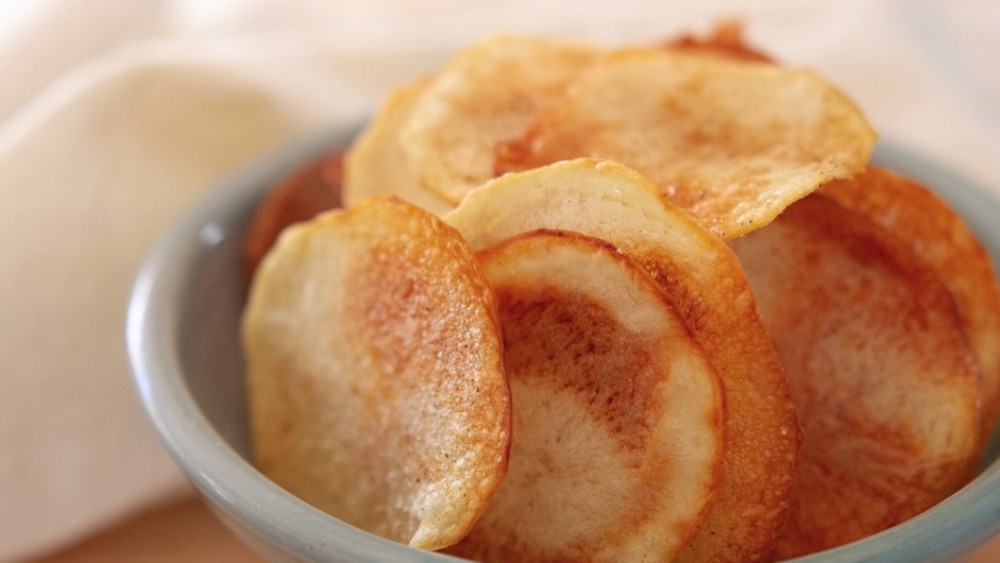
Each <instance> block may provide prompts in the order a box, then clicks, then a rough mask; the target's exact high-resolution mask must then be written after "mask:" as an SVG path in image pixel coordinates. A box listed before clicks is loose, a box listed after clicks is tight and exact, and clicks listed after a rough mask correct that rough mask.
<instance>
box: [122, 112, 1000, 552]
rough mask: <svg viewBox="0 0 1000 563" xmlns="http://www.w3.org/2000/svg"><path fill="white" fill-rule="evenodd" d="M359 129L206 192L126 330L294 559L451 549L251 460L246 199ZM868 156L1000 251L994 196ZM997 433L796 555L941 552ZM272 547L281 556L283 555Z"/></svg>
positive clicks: (226, 497) (176, 418)
mask: <svg viewBox="0 0 1000 563" xmlns="http://www.w3.org/2000/svg"><path fill="white" fill-rule="evenodd" d="M353 134H354V130H350V131H337V132H332V133H330V134H326V135H321V136H319V137H316V138H312V139H308V140H306V141H304V142H302V143H299V144H297V145H294V146H292V147H290V148H287V149H285V150H283V151H281V152H279V153H277V154H274V155H272V156H271V157H269V158H267V159H264V160H262V161H261V162H259V163H257V164H255V165H254V166H252V167H250V168H248V169H246V170H243V171H241V172H239V173H238V174H236V175H235V176H233V177H232V178H230V179H229V180H228V181H227V182H225V183H224V184H223V185H221V186H220V187H219V188H218V189H216V190H213V191H212V193H211V194H209V196H208V197H207V199H206V200H205V201H203V202H201V203H200V204H199V205H198V206H197V207H196V208H195V209H194V210H192V212H191V213H190V214H189V215H187V216H186V217H185V218H184V219H183V220H182V221H181V223H179V224H178V226H177V227H176V229H174V230H173V231H172V232H171V233H170V235H169V236H168V237H167V238H166V239H165V240H164V241H163V242H162V243H161V245H160V246H159V247H158V248H157V250H156V251H155V252H154V254H153V258H152V259H151V260H150V262H149V263H148V264H147V266H146V267H145V268H144V270H143V272H142V273H141V274H140V278H139V280H138V281H137V284H136V290H135V293H134V295H133V300H132V304H131V306H130V313H129V327H128V333H129V334H128V338H129V348H130V354H131V357H132V361H133V366H134V368H135V372H136V380H137V384H138V387H139V390H140V394H141V395H142V398H143V401H144V404H145V406H146V408H147V411H148V412H149V413H150V416H151V418H152V420H153V422H154V425H155V426H156V427H157V429H158V431H159V432H160V434H161V437H162V438H163V440H164V442H165V444H166V445H167V447H168V449H169V450H170V451H171V452H172V454H173V455H174V457H175V459H177V461H178V463H179V464H180V465H181V466H182V467H183V468H184V469H185V471H186V472H187V474H188V475H189V476H190V477H191V479H192V481H193V482H194V483H195V485H196V486H198V487H199V489H201V491H202V492H203V493H204V494H205V496H206V497H208V499H209V500H210V501H211V502H213V503H214V504H215V505H216V507H217V509H218V510H219V511H221V512H222V513H223V515H224V516H225V517H226V518H228V519H232V520H231V522H230V524H231V525H232V526H234V527H236V528H238V531H239V532H240V534H241V535H244V536H245V535H246V534H247V531H248V530H249V533H250V534H252V535H255V536H256V537H257V539H259V540H261V542H263V543H264V544H266V545H271V546H279V549H278V550H277V551H275V552H272V553H269V556H271V557H275V553H279V554H286V555H288V556H289V558H292V559H312V558H316V559H326V558H331V557H337V558H338V559H341V560H368V561H375V560H428V559H439V558H442V559H449V558H444V557H443V556H440V555H437V554H430V553H424V552H418V551H416V550H410V549H408V548H405V547H403V546H399V545H397V544H393V543H391V542H387V541H385V540H381V539H380V538H376V537H375V536H372V535H370V534H366V533H364V532H361V531H360V530H356V529H354V528H351V527H350V526H347V525H345V524H343V523H341V522H339V521H337V520H335V519H333V518H331V517H329V516H326V515H324V514H321V513H319V512H318V511H316V510H314V509H312V508H311V507H309V506H307V505H305V504H304V503H302V502H300V501H298V500H297V499H295V498H294V497H291V495H288V494H287V493H284V491H282V490H281V489H280V488H278V487H276V486H275V485H273V484H272V483H270V482H269V481H267V480H266V479H264V478H263V477H262V476H261V475H260V474H259V473H257V472H256V471H255V470H254V469H253V468H252V466H251V464H250V458H251V454H250V452H251V449H250V437H249V429H248V424H247V422H248V416H247V406H246V388H245V385H244V380H243V359H242V354H241V352H240V344H239V318H240V314H241V310H242V307H243V303H244V299H245V297H246V287H247V280H246V279H245V277H244V274H243V269H242V264H241V250H242V248H241V246H242V240H243V235H244V233H245V230H246V227H247V224H248V222H249V219H250V217H251V216H252V213H253V210H254V206H255V205H256V203H257V201H258V200H259V199H260V198H261V197H262V195H263V194H264V193H265V192H266V191H267V190H268V189H269V188H270V187H271V186H272V185H273V184H274V182H276V181H278V180H280V179H281V178H283V177H285V176H286V175H287V174H289V173H290V172H291V171H293V170H295V169H296V168H297V167H298V166H300V165H301V164H303V163H304V162H306V161H307V160H309V159H311V158H313V157H316V156H318V155H321V154H323V153H325V152H327V151H330V150H336V149H338V148H342V147H344V146H346V143H347V142H348V141H349V139H350V138H351V137H352V136H353ZM875 161H876V162H877V163H879V164H881V165H883V166H886V167H888V168H892V169H896V170H898V171H900V172H902V173H905V174H907V175H909V176H911V177H914V178H917V179H920V180H922V181H924V182H925V183H926V184H928V185H930V186H933V187H934V188H935V189H936V190H937V191H938V192H939V193H940V194H941V195H942V196H943V197H944V198H945V199H947V200H948V201H949V202H950V203H951V204H952V205H954V206H955V207H956V208H957V209H958V210H959V212H960V213H962V214H963V216H964V217H965V218H966V219H967V220H968V222H969V224H970V225H971V226H972V228H973V230H975V231H976V232H977V234H978V235H979V236H980V237H981V239H982V240H983V241H984V243H985V244H986V245H987V247H988V249H989V251H990V253H991V255H992V256H993V258H994V263H995V264H996V263H1000V223H998V222H996V221H995V218H996V217H1000V204H998V203H997V202H996V201H995V200H993V199H991V198H989V197H987V196H985V195H984V194H983V192H982V191H980V190H978V189H976V188H975V187H974V186H971V185H970V184H969V183H968V182H967V181H965V180H964V179H962V178H960V177H958V176H956V175H954V174H953V173H951V172H950V171H948V170H947V169H946V168H944V167H941V166H939V165H936V164H934V163H933V162H930V161H928V160H926V159H925V158H922V157H920V156H918V155H915V154H913V153H911V152H908V151H907V150H905V149H903V148H901V147H899V146H897V145H893V144H891V143H886V142H882V143H881V144H880V145H879V146H878V147H877V149H876V155H875ZM998 450H1000V439H998V437H997V436H994V437H993V440H992V441H991V444H990V447H989V451H988V453H987V458H986V460H985V461H984V464H983V472H982V473H981V474H980V476H979V477H978V478H977V479H976V481H974V482H973V483H971V484H970V485H968V486H967V487H966V488H965V489H963V490H962V491H960V492H959V493H957V494H956V495H955V496H953V497H952V498H950V499H948V500H947V501H945V502H944V503H942V504H941V505H939V506H938V507H936V508H934V509H932V510H931V511H929V512H927V513H925V514H924V515H921V516H920V517H918V518H916V519H913V520H911V521H910V522H907V523H904V524H903V525H901V526H897V527H896V528H894V529H892V530H889V531H887V532H883V533H882V534H879V535H877V536H874V537H872V538H869V539H866V540H862V541H861V542H856V543H855V544H851V545H850V546H846V547H844V548H839V549H837V550H833V551H830V552H826V553H823V554H817V555H815V556H810V557H807V558H803V560H804V561H806V560H808V561H860V560H866V559H868V558H872V557H879V558H880V560H890V561H911V560H917V559H921V560H936V559H941V560H943V559H947V558H950V557H952V556H955V555H958V554H960V553H962V552H964V551H967V550H968V549H970V548H972V547H974V546H975V545H978V544H979V543H982V542H983V541H985V540H986V539H988V538H989V537H991V536H992V535H993V534H994V533H996V532H997V531H998V530H1000V506H998V505H1000V464H997V463H994V462H995V461H996V460H997V458H998ZM279 558H280V557H279Z"/></svg>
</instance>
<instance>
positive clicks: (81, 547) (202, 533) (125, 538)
mask: <svg viewBox="0 0 1000 563" xmlns="http://www.w3.org/2000/svg"><path fill="white" fill-rule="evenodd" d="M98 561H100V562H101V563H126V562H129V563H131V562H133V561H143V562H146V563H172V562H182V561H183V562H187V561H213V562H215V563H229V562H237V561H238V562H248V563H255V562H258V561H263V559H261V558H260V556H258V555H256V554H255V553H253V552H251V551H250V550H249V549H248V548H246V547H244V546H243V545H242V544H241V543H240V542H239V540H237V539H236V537H235V536H233V535H232V534H231V533H230V532H229V531H228V530H227V529H226V528H225V527H224V526H223V525H222V523H221V522H219V521H218V520H217V519H216V518H215V516H214V515H212V513H211V512H210V511H209V510H208V508H207V507H206V506H205V505H204V504H203V503H202V501H201V500H200V499H198V498H190V499H185V500H183V501H181V502H179V503H176V504H172V505H169V506H165V507H159V508H156V509H154V510H151V511H149V512H146V513H143V514H140V515H138V516H136V517H134V518H132V519H130V520H128V521H126V522H124V523H122V524H120V525H118V526H116V527H114V528H112V529H110V530H107V531H105V532H102V533H100V534H98V535H96V536H94V537H91V538H87V539H85V540H84V541H82V542H81V543H79V544H77V545H74V546H72V547H69V548H67V549H65V550H63V551H61V552H59V553H56V554H54V555H52V556H49V557H46V558H44V559H40V560H38V562H37V563H85V562H98ZM996 561H1000V536H997V537H996V538H994V539H993V540H991V541H990V542H989V543H987V544H986V545H984V546H982V547H981V548H979V549H978V550H977V551H976V552H974V553H973V554H971V555H970V556H969V557H968V558H967V559H965V560H964V563H995V562H996Z"/></svg>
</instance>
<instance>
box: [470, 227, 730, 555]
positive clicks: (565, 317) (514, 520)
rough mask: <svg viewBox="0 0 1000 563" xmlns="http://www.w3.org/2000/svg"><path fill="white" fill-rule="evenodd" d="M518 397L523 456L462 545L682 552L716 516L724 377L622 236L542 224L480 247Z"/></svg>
mask: <svg viewBox="0 0 1000 563" xmlns="http://www.w3.org/2000/svg"><path fill="white" fill-rule="evenodd" d="M479 258H480V261H481V263H482V265H483V268H484V270H485V271H486V274H487V276H488V277H489V280H490V283H492V284H493V287H494V289H495V291H496V293H497V301H498V303H499V309H500V319H501V324H502V326H503V333H504V362H505V365H506V369H507V375H508V378H509V380H510V385H511V392H512V395H513V399H514V432H515V434H516V436H517V439H516V440H515V441H514V444H513V446H512V448H511V454H510V467H509V470H508V472H507V476H506V477H505V479H504V482H503V484H502V485H501V486H500V489H499V491H498V492H497V495H496V497H495V498H494V500H493V503H492V504H491V505H490V507H489V508H488V509H487V511H486V513H485V514H483V517H482V519H481V520H480V521H479V523H478V524H477V525H476V527H475V528H473V530H472V532H470V534H469V536H468V537H467V538H466V539H465V540H463V541H462V542H461V543H459V544H458V545H457V546H455V548H454V549H453V550H452V551H453V552H455V553H457V554H460V555H463V556H466V557H472V558H474V559H477V560H481V561H669V560H670V559H671V558H672V557H673V556H674V555H675V554H676V553H677V552H678V551H679V550H680V549H681V548H683V547H684V545H685V544H686V543H687V541H688V540H689V539H690V537H691V536H692V534H694V533H695V531H696V530H697V527H698V524H699V523H700V522H701V520H702V518H704V516H705V513H706V511H707V508H708V506H709V502H710V500H711V497H712V494H713V490H714V487H715V481H716V478H717V473H718V467H719V461H720V459H721V457H722V447H723V437H724V436H723V435H724V428H723V425H724V423H723V421H724V417H725V414H724V411H723V403H722V393H721V390H720V388H719V382H718V378H717V376H716V374H715V372H714V371H713V370H712V368H711V366H710V364H709V363H708V362H707V361H706V360H705V357H704V354H703V352H702V350H701V348H700V347H699V346H698V344H697V343H696V342H695V341H694V340H693V339H692V338H691V335H690V334H689V333H688V331H687V330H686V328H685V327H684V324H683V323H682V321H681V319H680V318H679V317H678V315H677V313H676V312H675V310H674V309H673V307H672V306H671V304H670V302H669V299H668V298H667V296H666V295H665V294H664V293H663V292H662V290H661V289H660V287H659V285H658V284H657V283H656V281H655V280H653V279H652V278H651V277H650V276H649V275H648V274H646V273H645V272H644V271H642V270H641V269H640V268H639V267H638V266H636V265H634V264H632V263H631V262H630V261H629V260H628V259H627V258H625V257H624V256H623V255H622V254H620V253H619V252H617V251H616V250H614V248H613V247H611V245H609V244H608V243H606V242H604V241H599V240H597V239H593V238H590V237H585V236H583V235H579V234H576V233H567V232H553V231H536V232H533V233H528V234H525V235H522V236H520V237H515V238H514V239H510V240H508V241H505V242H503V243H501V244H499V245H497V246H494V247H491V248H488V249H485V250H483V251H481V252H480V253H479Z"/></svg>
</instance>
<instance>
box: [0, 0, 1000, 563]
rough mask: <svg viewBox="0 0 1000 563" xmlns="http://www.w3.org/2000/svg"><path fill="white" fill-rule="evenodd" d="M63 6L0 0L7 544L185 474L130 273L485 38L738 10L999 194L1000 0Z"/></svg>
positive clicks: (641, 33)
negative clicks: (141, 386)
mask: <svg viewBox="0 0 1000 563" xmlns="http://www.w3.org/2000/svg"><path fill="white" fill-rule="evenodd" d="M680 4H681V3H666V2H658V1H653V0H617V1H616V2H613V3H604V2H598V1H596V0H545V1H531V2H529V1H527V0H514V1H506V2H501V1H488V0H466V1H460V0H375V1H372V2H356V1H351V2H347V1H341V0H295V1H293V2H280V3H279V2H277V1H273V2H268V1H264V0H227V1H221V0H220V1H215V2H202V1H199V0H177V1H166V0H163V1H157V0H141V1H136V0H95V1H92V2H86V3H81V2H72V1H70V0H35V1H19V0H14V1H8V2H6V3H5V4H0V83H2V87H0V359H2V361H3V368H2V370H0V374H2V375H0V451H2V452H3V453H2V454H0V560H12V559H19V558H24V557H29V556H33V555H38V554H41V553H44V552H46V551H50V550H53V549H56V548H58V547H60V546H63V545H65V544H66V543H67V542H70V541H73V540H75V539H78V538H80V537H81V536H82V535H84V534H87V533H90V532H93V531H94V530H96V529H99V528H100V527H103V526H106V525H108V524H109V523H112V522H114V521H115V520H117V519H121V518H124V517H127V516H128V515H130V514H132V513H134V512H135V511H136V510H138V509H140V508H142V507H146V506H149V505H150V504H152V503H155V502H159V501H162V500H164V499H166V498H169V497H171V496H173V495H177V494H179V493H181V492H183V491H185V490H187V487H186V485H185V483H184V480H183V478H182V477H181V475H180V473H179V472H178V470H177V469H176V468H175V467H174V465H173V464H172V462H171V461H170V460H169V458H168V457H167V455H166V454H165V453H164V452H163V450H162V449H161V447H160V445H159V443H158V442H157V440H156V438H155V436H154V435H153V432H152V430H151V429H150V427H149V425H148V423H147V422H146V420H145V418H144V416H143V414H142V412H141V409H140V407H139V405H138V401H137V399H136V397H135V393H134V391H133V388H132V384H131V381H130V379H129V372H128V367H127V363H126V359H125V351H124V344H123V332H124V328H123V326H124V318H125V304H126V299H127V296H128V293H129V290H130V286H131V283H132V279H133V276H134V275H135V273H136V270H137V268H138V267H139V265H140V263H141V261H142V260H143V258H144V256H145V254H146V253H147V252H148V250H149V248H150V246H151V245H152V244H153V242H154V240H155V239H156V238H157V237H158V236H159V235H160V234H161V233H162V232H163V231H164V230H165V229H166V228H167V227H168V225H169V224H170V222H171V221H173V220H174V219H176V217H177V216H178V214H179V213H180V212H181V211H182V210H183V209H185V208H186V207H187V206H188V205H190V204H191V203H192V202H193V201H194V200H195V199H196V198H197V197H198V196H199V195H201V194H203V193H204V192H205V191H206V190H207V189H209V188H210V187H211V186H212V185H213V183H214V182H216V181H217V180H219V179H220V178H222V177H224V176H225V175H226V174H227V173H229V172H231V171H232V170H233V169H234V168H235V167H237V166H239V165H240V164H242V163H245V162H247V161H251V160H252V159H254V158H255V157H257V156H258V155H260V154H262V153H263V152H265V151H268V150H270V149H272V148H274V147H276V146H278V145H281V144H282V143H284V142H286V141H289V140H291V139H293V138H295V137H299V136H302V135H306V134H310V133H313V132H316V131H320V130H326V129H330V128H334V127H338V126H342V125H345V124H352V123H355V122H357V120H360V119H363V118H364V117H365V116H366V115H368V114H369V113H370V112H371V111H372V109H373V108H374V107H375V105H376V104H377V103H378V101H379V100H380V98H381V97H382V95H384V94H385V93H386V92H387V91H388V89H389V88H390V87H391V86H392V85H393V84H395V83H398V82H402V81H405V80H408V79H411V78H414V77H416V76H418V75H422V74H424V73H426V72H427V71H429V70H431V69H433V68H435V67H437V66H438V65H439V64H440V63H441V62H443V61H444V60H445V59H446V58H447V56H448V55H449V53H451V52H452V51H453V50H455V49H457V48H459V47H461V46H462V45H465V44H467V43H469V42H471V41H473V40H475V39H477V38H479V37H481V36H483V35H485V34H489V33H493V32H498V31H516V32H530V33H545V34H549V35H555V36H562V37H569V38H574V39H592V40H596V41H601V42H604V43H612V44H614V43H622V42H641V41H649V40H655V39H658V38H661V37H665V36H671V35H674V34H676V33H679V32H682V31H705V30H707V29H709V28H710V27H711V26H712V24H713V23H714V22H716V21H719V20H721V19H726V18H731V17H734V16H736V17H740V18H742V19H743V20H744V22H745V23H746V25H747V32H748V35H749V39H750V40H751V42H753V43H755V44H757V45H759V46H761V47H763V48H764V49H765V50H767V51H769V52H771V53H773V54H774V55H776V56H777V57H778V58H779V59H781V60H782V61H784V62H785V63H787V64H792V65H798V66H809V67H813V68H815V69H817V70H819V71H820V72H822V73H823V74H824V75H825V76H827V77H828V78H829V79H830V80H832V81H833V82H834V83H836V84H838V85H840V86H841V87H842V88H843V89H844V90H845V91H847V92H848V93H849V94H850V95H852V96H853V97H854V98H855V99H856V100H857V102H858V103H859V104H860V105H861V107H862V108H863V109H864V110H865V111H866V112H867V113H868V115H869V117H870V119H871V120H872V121H873V123H874V124H875V125H876V127H877V128H878V129H879V131H880V132H881V133H882V135H883V136H885V137H890V138H893V139H897V140H901V141H902V142H904V143H906V144H908V145H910V146H912V147H913V148H915V149H917V150H919V151H922V152H924V153H926V154H928V155H932V156H933V157H934V158H935V159H937V160H940V161H942V162H944V163H945V164H947V165H950V166H952V167H954V168H956V169H958V170H959V171H961V172H963V173H964V174H966V175H967V176H969V177H971V178H973V179H974V180H977V181H978V182H979V183H980V184H982V185H983V186H985V187H987V188H988V189H991V190H993V191H994V192H995V193H996V194H997V195H998V196H1000V166H998V165H997V163H998V162H1000V65H998V64H997V63H996V60H995V57H996V55H995V53H997V52H998V51H1000V39H998V38H1000V4H997V3H994V2H991V1H990V0H964V1H962V2H947V1H946V0H933V1H914V2H904V1H893V0H880V1H872V0H850V1H841V2H836V3H833V2H821V1H818V0H809V1H803V0H765V1H762V2H755V3H748V2H739V1H736V0H726V1H710V2H687V3H683V4H684V5H683V6H681V5H680Z"/></svg>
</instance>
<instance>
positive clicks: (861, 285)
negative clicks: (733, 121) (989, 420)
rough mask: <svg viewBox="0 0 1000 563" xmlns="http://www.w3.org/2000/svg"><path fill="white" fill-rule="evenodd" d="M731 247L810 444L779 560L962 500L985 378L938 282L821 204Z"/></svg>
mask: <svg viewBox="0 0 1000 563" xmlns="http://www.w3.org/2000/svg"><path fill="white" fill-rule="evenodd" d="M732 246H733V248H734V249H735V251H736V253H737V255H738V256H739V257H740V260H741V261H742V263H743V265H744V267H745V269H746V272H747V276H748V277H749V279H750V283H751V285H752V286H753V288H754V291H755V294H756V296H757V303H758V304H759V306H760V310H761V315H762V317H763V319H764V322H765V324H766V325H767V328H768V331H769V332H770V334H771V336H772V339H773V341H774V344H775V348H776V349H777V351H778V355H779V356H780V358H781V362H782V365H783V366H784V368H785V372H786V374H787V375H788V380H789V383H790V385H791V388H792V397H793V399H794V401H795V406H796V409H797V412H798V416H799V422H800V423H801V424H802V432H803V437H804V438H803V442H802V450H801V454H800V469H799V474H798V479H797V493H796V494H797V496H796V501H795V503H794V505H793V507H792V511H791V515H790V518H789V521H788V525H787V527H786V529H785V531H784V533H783V535H782V537H781V539H780V540H779V542H778V545H777V548H776V551H775V555H776V556H778V557H779V558H783V557H793V556H798V555H804V554H807V553H811V552H814V551H820V550H823V549H827V548H831V547H834V546H837V545H841V544H844V543H847V542H851V541H854V540H857V539H860V538H863V537H865V536H868V535H871V534H874V533H876V532H879V531H881V530H884V529H886V528H889V527H890V526H893V525H895V524H897V523H900V522H902V521H904V520H907V519H908V518H911V517H913V516H915V515H917V514H919V513H920V512H922V511H924V510H926V509H927V508H929V507H931V506H933V505H934V504H936V503H937V502H939V501H941V500H942V499H944V498H945V497H946V496H948V495H949V494H951V493H952V492H954V491H955V490H957V489H958V487H960V486H961V485H962V484H963V483H964V482H965V481H966V480H967V479H968V478H969V476H970V475H971V471H972V469H973V468H974V465H975V463H976V462H977V461H978V458H979V453H980V446H979V444H980V441H979V419H978V413H977V401H978V393H979V374H978V371H977V365H976V363H975V359H974V358H973V356H972V354H971V352H970V350H969V347H968V344H967V343H966V341H965V339H964V335H963V334H962V329H961V325H960V324H959V320H958V317H957V314H956V313H955V309H954V305H953V303H952V300H951V297H950V295H949V294H948V291H947V289H946V288H945V287H944V285H943V284H942V283H941V281H940V280H939V279H938V278H937V276H936V275H935V274H934V272H933V271H932V270H931V269H930V268H929V267H927V266H926V265H925V264H924V263H923V262H922V261H921V260H920V259H919V258H918V257H917V256H916V255H915V254H914V253H913V252H912V251H911V250H910V249H909V248H908V247H907V245H906V244H904V243H903V242H902V241H901V240H899V239H897V238H895V237H893V236H892V235H891V233H889V232H888V231H887V230H885V229H883V228H882V227H881V226H879V225H877V224H876V223H873V222H871V221H869V220H867V219H866V218H865V217H863V216H862V215H860V214H857V213H855V212H853V211H850V210H848V209H846V208H843V207H841V206H839V205H837V204H836V203H834V202H833V201H832V200H830V199H827V198H824V197H820V196H816V195H814V196H810V197H808V198H806V199H803V200H801V201H799V202H798V203H796V204H795V205H793V206H791V207H789V208H788V209H786V210H785V211H784V213H782V214H781V215H780V216H779V217H778V218H777V219H775V221H774V222H773V223H772V224H771V225H768V226H767V227H766V228H764V229H760V230H758V231H755V232H753V233H751V234H749V235H747V236H746V237H743V238H740V239H737V240H734V241H732Z"/></svg>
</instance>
